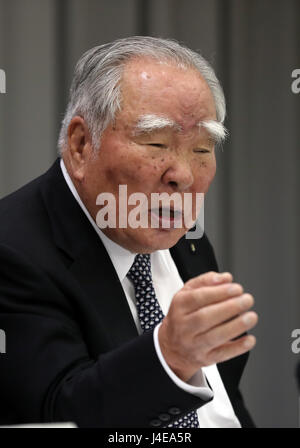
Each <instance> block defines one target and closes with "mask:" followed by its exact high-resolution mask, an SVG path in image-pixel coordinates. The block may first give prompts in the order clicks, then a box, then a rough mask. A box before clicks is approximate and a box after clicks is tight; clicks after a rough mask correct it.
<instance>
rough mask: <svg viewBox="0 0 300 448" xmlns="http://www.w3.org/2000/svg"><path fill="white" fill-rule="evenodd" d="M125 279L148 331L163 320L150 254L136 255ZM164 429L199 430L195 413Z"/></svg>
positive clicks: (141, 322) (143, 327)
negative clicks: (156, 293)
mask: <svg viewBox="0 0 300 448" xmlns="http://www.w3.org/2000/svg"><path fill="white" fill-rule="evenodd" d="M127 277H128V278H129V279H130V280H131V281H132V283H133V285H134V290H135V297H136V308H137V312H138V315H139V319H140V324H141V327H142V330H143V332H147V331H150V330H152V329H153V328H154V327H156V325H157V324H159V323H160V322H161V321H162V320H163V318H164V314H163V312H162V309H161V307H160V305H159V303H158V300H157V298H156V295H155V290H154V286H153V281H152V274H151V261H150V254H138V255H136V257H135V259H134V262H133V265H132V266H131V268H130V270H129V272H128V274H127ZM166 427H168V428H199V422H198V416H197V412H196V411H192V412H189V413H188V414H186V415H184V416H182V417H180V418H178V419H177V420H175V421H174V422H173V423H170V424H169V425H167V426H166Z"/></svg>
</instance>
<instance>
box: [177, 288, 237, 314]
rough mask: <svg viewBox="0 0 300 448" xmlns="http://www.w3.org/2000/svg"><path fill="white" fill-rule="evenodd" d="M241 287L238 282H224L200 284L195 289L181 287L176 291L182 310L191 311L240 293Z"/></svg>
mask: <svg viewBox="0 0 300 448" xmlns="http://www.w3.org/2000/svg"><path fill="white" fill-rule="evenodd" d="M243 292H244V290H243V287H242V286H241V285H240V284H238V283H225V284H222V285H217V286H202V287H201V288H197V289H189V290H184V289H182V290H181V291H180V292H179V293H177V298H176V301H177V302H180V307H181V310H182V312H185V313H186V314H189V313H193V312H195V311H197V310H198V309H200V308H204V307H206V306H208V305H212V304H214V303H218V302H221V301H223V300H227V299H230V298H232V297H237V296H240V295H242V294H243Z"/></svg>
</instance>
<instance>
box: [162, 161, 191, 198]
mask: <svg viewBox="0 0 300 448" xmlns="http://www.w3.org/2000/svg"><path fill="white" fill-rule="evenodd" d="M162 182H163V183H164V184H165V185H167V186H169V187H171V188H172V190H174V191H185V190H188V189H189V188H190V187H191V185H193V183H194V176H193V172H192V167H191V164H190V163H189V162H188V161H183V160H182V159H181V160H176V161H174V162H173V163H172V164H170V166H169V167H168V169H167V170H166V171H165V172H164V174H163V176H162Z"/></svg>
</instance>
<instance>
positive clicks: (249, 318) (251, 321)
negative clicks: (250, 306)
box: [243, 313, 255, 326]
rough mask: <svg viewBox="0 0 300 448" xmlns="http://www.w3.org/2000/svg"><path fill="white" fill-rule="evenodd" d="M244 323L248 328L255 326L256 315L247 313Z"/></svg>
mask: <svg viewBox="0 0 300 448" xmlns="http://www.w3.org/2000/svg"><path fill="white" fill-rule="evenodd" d="M243 322H244V323H245V324H246V325H247V326H249V325H252V324H254V322H255V315H254V314H253V313H246V314H244V316H243Z"/></svg>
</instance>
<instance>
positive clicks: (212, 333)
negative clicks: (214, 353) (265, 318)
mask: <svg viewBox="0 0 300 448" xmlns="http://www.w3.org/2000/svg"><path fill="white" fill-rule="evenodd" d="M257 321H258V316H257V314H256V313H255V312H254V311H248V312H246V313H243V314H242V315H240V316H238V317H236V318H235V319H232V320H230V321H229V322H226V323H224V324H222V325H218V326H217V327H215V328H213V329H212V330H209V331H208V332H206V333H205V334H204V335H203V334H201V335H200V336H199V337H198V339H199V342H200V341H201V339H203V337H204V341H205V345H206V346H207V347H208V348H209V349H210V350H212V349H214V348H217V347H220V346H221V345H224V344H226V342H229V341H230V340H232V339H234V338H236V337H237V336H239V335H241V334H242V333H245V331H248V330H250V329H251V328H253V327H254V326H255V325H256V324H257ZM201 344H203V340H202V341H201Z"/></svg>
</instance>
